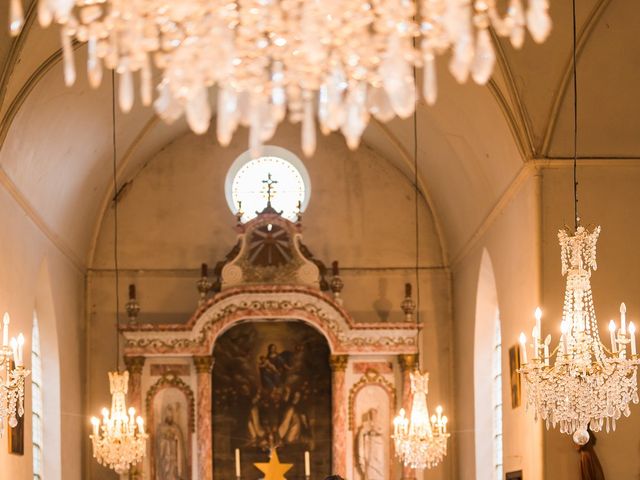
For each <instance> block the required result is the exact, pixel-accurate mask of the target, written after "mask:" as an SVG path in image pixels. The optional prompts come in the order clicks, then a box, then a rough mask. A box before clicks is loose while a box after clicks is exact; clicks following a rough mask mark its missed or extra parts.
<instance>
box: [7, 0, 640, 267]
mask: <svg viewBox="0 0 640 480" xmlns="http://www.w3.org/2000/svg"><path fill="white" fill-rule="evenodd" d="M550 3H551V15H552V18H553V21H554V29H553V31H552V34H551V36H550V38H549V39H548V40H547V42H546V43H545V44H543V45H535V44H534V43H533V42H532V41H531V39H530V38H529V39H527V42H526V43H525V46H524V48H523V49H522V50H520V51H516V50H514V49H513V48H512V47H511V46H510V45H508V44H505V43H504V42H502V41H500V42H499V44H498V45H499V49H498V50H499V52H498V53H499V60H498V65H497V67H496V72H495V73H494V77H493V79H492V80H491V82H490V84H489V85H487V86H485V87H478V86H476V85H473V84H468V85H464V86H460V85H457V84H456V83H455V81H454V80H453V79H452V77H451V76H450V75H449V73H448V72H447V71H446V61H447V59H439V67H440V68H439V86H440V97H439V100H438V103H437V104H436V105H435V106H434V107H427V106H425V105H424V104H421V105H420V106H419V109H418V133H419V146H418V147H419V148H418V159H419V171H420V183H421V186H422V189H423V192H424V193H425V195H426V196H427V197H428V199H429V200H430V202H431V206H432V209H433V210H434V214H435V215H436V216H437V218H438V223H439V228H440V230H441V231H440V232H439V233H440V235H441V241H442V242H443V245H444V246H445V247H446V251H447V252H448V255H449V258H451V257H454V256H455V255H456V254H457V253H459V252H460V251H461V249H463V248H464V245H465V243H466V242H467V241H468V240H469V238H471V236H472V235H473V233H474V231H475V230H476V229H477V228H478V226H479V225H480V224H481V222H482V221H483V219H484V218H485V217H486V216H487V215H488V213H489V212H490V211H491V209H492V207H493V206H494V205H495V203H496V202H497V201H498V199H499V198H500V196H501V195H502V193H503V192H504V191H505V190H506V189H507V188H508V186H509V184H510V183H511V182H512V181H513V179H514V178H515V177H516V176H517V175H518V172H519V171H520V169H521V168H522V166H523V164H524V163H525V162H527V161H529V160H531V159H536V158H565V157H570V156H571V155H572V139H571V132H572V105H573V97H572V93H571V88H570V81H571V75H570V66H571V64H570V60H571V11H570V9H571V2H569V1H566V2H559V1H553V0H552V1H551V2H550ZM5 7H6V6H5ZM5 7H2V8H0V25H7V11H6V10H7V9H6V8H5ZM33 10H34V9H33V8H32V7H31V8H29V9H28V11H29V12H30V13H31V15H30V20H29V21H28V22H27V28H25V30H24V32H23V33H22V35H21V36H19V37H18V38H17V39H11V38H10V37H9V36H8V34H7V32H6V31H5V29H4V28H0V67H1V68H0V71H1V72H2V75H1V76H0V82H1V83H0V102H1V103H0V142H1V149H0V167H1V168H2V173H3V174H4V177H5V179H6V181H5V184H10V185H11V186H12V187H15V188H14V190H15V191H14V194H15V195H17V196H19V197H20V199H21V203H22V204H23V205H27V206H28V207H29V209H30V211H32V214H33V215H36V216H38V218H39V219H40V220H41V224H42V225H43V228H45V229H47V230H48V231H49V233H50V237H55V238H56V239H58V240H57V241H58V243H59V247H61V248H62V249H63V250H64V251H66V252H67V253H68V256H70V257H73V259H74V261H75V262H76V263H77V264H79V265H80V266H81V268H82V267H86V266H89V265H91V262H92V258H91V256H92V252H93V247H94V245H95V237H96V235H97V232H98V230H99V226H100V222H101V218H102V216H103V213H104V209H105V208H106V206H107V204H108V202H109V198H111V195H112V193H113V192H112V188H111V161H110V160H111V155H112V153H111V139H110V131H111V119H110V108H111V100H110V82H109V79H108V78H106V79H105V80H106V81H105V82H104V83H103V85H102V87H100V88H99V89H97V90H92V89H90V88H89V87H88V85H87V82H86V79H85V74H84V64H85V49H84V47H83V46H78V48H77V55H76V62H77V68H78V72H79V75H78V81H77V83H76V85H75V86H74V87H72V88H66V87H65V86H64V82H63V80H62V71H61V70H62V69H61V64H60V52H59V49H58V45H59V39H58V31H57V29H56V28H49V29H45V30H43V29H41V28H40V27H39V26H38V25H37V22H33V21H32V20H33V16H34V15H33V13H34V12H33ZM578 22H579V28H578V30H579V37H580V38H579V57H578V70H579V80H580V96H579V99H580V102H579V108H580V110H579V111H580V122H579V125H580V131H581V135H580V138H581V141H580V149H579V150H580V152H579V153H580V155H581V156H583V157H598V158H636V157H640V136H638V135H636V132H635V128H636V125H638V123H639V122H638V120H640V118H639V116H640V113H639V112H640V109H638V100H639V95H638V93H636V90H637V89H636V88H634V87H635V86H636V85H638V83H639V81H640V68H639V67H640V65H639V64H640V55H638V53H640V52H638V50H639V49H640V47H639V45H638V43H637V42H636V41H635V35H636V33H635V29H636V26H637V25H638V24H640V7H638V6H637V5H636V4H635V2H613V1H610V0H582V1H580V2H579V15H578ZM567 92H568V93H567ZM187 132H188V129H187V128H186V126H185V124H184V122H182V121H181V122H177V123H176V124H174V125H165V124H164V123H162V122H160V121H158V120H157V119H156V118H155V117H154V115H153V112H152V111H151V109H149V108H143V107H142V106H140V105H139V104H137V105H136V106H135V107H134V109H133V111H132V112H131V113H129V114H127V115H122V114H119V115H118V129H117V134H118V160H119V164H118V173H119V182H120V183H124V182H126V181H128V180H130V179H131V178H133V177H134V176H135V175H136V173H137V172H138V171H139V170H140V168H142V165H143V164H144V162H145V161H147V160H148V159H149V158H151V156H152V155H153V153H155V152H157V151H158V150H160V149H161V148H163V146H165V145H167V144H168V143H170V142H171V141H173V140H174V139H175V138H177V137H178V136H181V135H184V134H185V133H187ZM364 142H365V143H366V144H367V145H368V146H369V147H371V148H373V149H374V150H376V151H377V152H378V153H380V154H381V155H382V156H383V157H385V158H387V159H388V161H390V162H394V163H395V164H396V166H397V167H398V168H399V169H401V170H402V171H403V172H405V174H406V175H407V176H408V177H409V178H410V177H411V176H412V155H413V148H414V145H413V121H412V120H405V121H401V120H395V121H392V122H390V123H389V124H385V125H382V124H379V123H375V122H373V123H372V124H371V126H370V127H369V128H368V130H367V131H366V132H365V136H364ZM221 181H222V180H221Z"/></svg>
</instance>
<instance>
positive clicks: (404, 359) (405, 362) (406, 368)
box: [398, 354, 418, 480]
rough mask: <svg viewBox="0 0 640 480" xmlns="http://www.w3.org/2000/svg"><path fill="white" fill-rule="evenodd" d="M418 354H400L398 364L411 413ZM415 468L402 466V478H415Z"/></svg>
mask: <svg viewBox="0 0 640 480" xmlns="http://www.w3.org/2000/svg"><path fill="white" fill-rule="evenodd" d="M417 361H418V356H417V355H414V354H409V355H398V364H399V365H400V371H401V372H402V407H403V408H404V410H405V411H406V412H407V415H408V416H410V415H411V372H413V371H414V370H415V369H416V367H417ZM415 478H416V475H415V470H414V469H413V468H410V467H405V466H403V467H402V480H415Z"/></svg>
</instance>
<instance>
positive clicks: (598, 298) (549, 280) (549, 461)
mask: <svg viewBox="0 0 640 480" xmlns="http://www.w3.org/2000/svg"><path fill="white" fill-rule="evenodd" d="M614 162H615V161H607V162H604V163H606V164H607V165H611V166H604V165H603V162H597V161H595V162H585V163H583V164H581V165H580V166H579V169H578V180H579V182H580V183H579V200H580V203H579V211H580V215H581V217H582V224H583V225H591V226H594V225H601V226H602V232H601V234H600V240H599V241H598V245H597V259H598V270H597V271H595V272H593V275H592V277H591V285H592V289H593V299H594V304H595V310H596V315H597V318H598V324H599V326H600V335H601V338H603V339H604V340H605V345H608V340H607V339H608V338H609V337H608V330H607V324H608V323H609V320H610V319H611V318H615V319H617V320H618V319H619V316H618V315H619V314H618V309H619V305H620V302H623V301H624V302H625V303H626V304H627V316H628V318H629V319H630V320H632V321H633V322H634V323H636V324H637V323H638V322H639V320H640V298H639V297H638V291H639V290H640V279H639V278H638V276H637V275H636V274H635V272H637V271H638V269H639V268H640V255H638V241H639V240H640V224H638V206H640V189H638V183H639V182H640V164H638V163H637V162H635V161H633V162H629V161H626V162H617V163H614ZM585 164H586V166H585ZM572 195H573V191H572V178H571V169H569V168H562V169H557V168H550V169H546V170H545V171H544V180H543V200H544V228H543V243H542V245H543V253H544V277H543V280H544V289H543V291H542V300H543V301H542V307H543V308H544V311H545V317H544V319H543V330H546V331H547V332H548V333H551V334H552V336H553V338H554V340H555V341H557V339H558V335H559V332H558V329H559V325H560V317H561V315H562V302H563V298H564V288H565V277H562V276H561V272H560V249H559V246H558V242H557V232H558V229H559V228H561V227H563V226H564V225H570V226H572V225H573V198H572ZM547 332H545V334H546V333H547ZM639 432H640V407H638V405H633V404H632V406H631V417H630V418H624V417H623V418H622V419H621V420H620V422H619V423H618V427H617V430H616V432H615V433H610V434H606V433H603V432H601V433H599V434H597V444H596V452H597V454H598V456H599V458H600V462H601V463H602V468H603V470H604V473H605V476H606V478H612V479H616V480H632V479H633V480H635V479H637V478H638V476H639V475H640V455H638V453H639V452H640V433H639ZM545 460H546V465H545V470H546V478H548V479H550V480H551V479H555V478H567V479H570V478H576V479H577V478H579V468H580V466H579V457H578V454H577V451H576V448H575V446H574V444H573V441H572V440H571V438H570V437H569V436H568V435H563V434H560V433H558V432H556V431H552V432H549V433H547V434H546V435H545Z"/></svg>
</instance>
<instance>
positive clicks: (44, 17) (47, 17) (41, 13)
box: [38, 0, 53, 28]
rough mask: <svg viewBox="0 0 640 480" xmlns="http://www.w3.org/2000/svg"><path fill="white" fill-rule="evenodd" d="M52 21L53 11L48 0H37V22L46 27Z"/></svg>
mask: <svg viewBox="0 0 640 480" xmlns="http://www.w3.org/2000/svg"><path fill="white" fill-rule="evenodd" d="M52 21H53V12H52V11H51V5H50V4H49V0H39V1H38V23H39V24H40V26H41V27H43V28H46V27H48V26H49V25H51V22H52Z"/></svg>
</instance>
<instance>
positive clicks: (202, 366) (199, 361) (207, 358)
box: [193, 355, 213, 373]
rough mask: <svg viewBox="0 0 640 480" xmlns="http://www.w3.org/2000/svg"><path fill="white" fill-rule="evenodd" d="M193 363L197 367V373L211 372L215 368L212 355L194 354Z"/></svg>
mask: <svg viewBox="0 0 640 480" xmlns="http://www.w3.org/2000/svg"><path fill="white" fill-rule="evenodd" d="M193 365H194V366H195V367H196V373H211V369H212V368H213V356H212V355H194V357H193Z"/></svg>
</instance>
